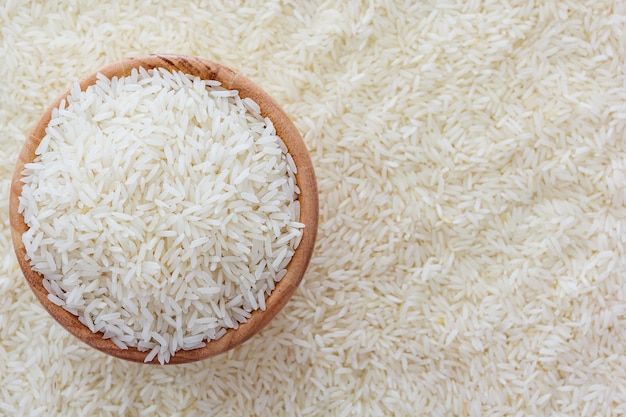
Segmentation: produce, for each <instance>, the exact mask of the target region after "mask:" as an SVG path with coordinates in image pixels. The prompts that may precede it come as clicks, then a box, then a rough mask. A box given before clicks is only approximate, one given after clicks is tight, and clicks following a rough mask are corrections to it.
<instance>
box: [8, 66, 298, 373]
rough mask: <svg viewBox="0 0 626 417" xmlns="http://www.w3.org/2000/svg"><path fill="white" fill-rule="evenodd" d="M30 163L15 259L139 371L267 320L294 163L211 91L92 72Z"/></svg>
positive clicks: (283, 261) (234, 104)
mask: <svg viewBox="0 0 626 417" xmlns="http://www.w3.org/2000/svg"><path fill="white" fill-rule="evenodd" d="M35 155H36V158H35V160H34V161H33V162H31V163H27V164H26V165H25V167H24V168H25V169H24V171H23V177H22V179H21V181H22V182H23V183H24V187H23V189H22V194H21V196H20V197H19V200H20V204H19V212H20V213H22V214H23V216H24V222H25V223H26V224H27V225H28V230H27V231H26V232H25V233H24V234H23V236H22V241H23V243H24V247H25V249H26V259H27V260H28V261H29V262H30V265H31V266H32V268H33V270H35V271H37V272H39V273H40V274H41V275H43V277H44V278H43V285H44V287H45V288H46V289H47V290H48V293H49V294H48V299H49V300H50V301H52V302H53V303H54V304H56V305H58V306H61V307H63V308H64V309H65V310H67V311H69V312H70V313H72V314H74V315H76V316H78V319H79V320H80V322H81V323H82V324H84V325H85V326H87V327H88V328H89V330H91V331H92V332H94V333H97V332H101V333H102V334H103V337H104V338H105V339H111V341H112V342H113V343H115V344H116V345H117V346H118V347H120V348H121V349H128V347H129V346H132V347H136V348H137V349H138V350H139V351H142V352H144V351H148V352H149V353H148V354H147V355H146V358H145V361H146V362H149V361H151V360H152V359H154V358H155V357H157V358H158V360H159V362H160V363H161V364H163V363H165V362H169V360H170V357H171V356H172V355H175V354H176V352H177V351H178V350H181V349H183V350H191V349H197V348H200V347H204V346H205V345H206V343H205V342H210V341H211V340H216V339H219V338H220V337H221V336H223V335H224V334H225V333H226V330H227V329H237V328H238V326H239V324H240V323H245V322H246V321H247V319H248V318H250V315H251V312H252V311H254V310H257V309H259V307H261V309H263V310H264V309H265V303H264V302H261V303H259V300H261V299H264V298H265V297H266V296H267V295H269V294H270V293H271V291H272V289H273V288H274V282H277V281H279V280H280V279H281V278H282V277H283V276H284V275H285V272H284V271H286V267H287V264H288V263H289V261H290V260H291V258H292V256H293V254H294V251H295V249H296V248H297V245H296V244H295V243H297V241H298V238H300V237H301V234H302V227H303V225H302V224H301V223H299V219H300V205H299V202H298V192H297V190H296V183H295V174H296V172H297V170H296V167H295V164H294V161H293V158H292V157H291V154H289V153H288V152H287V148H286V146H285V144H284V143H283V141H282V139H281V138H280V137H279V136H277V135H276V130H275V129H274V125H273V124H272V121H271V120H270V119H269V118H267V117H266V118H263V117H262V116H261V114H260V108H259V106H258V104H256V103H255V102H254V101H253V100H251V99H249V98H247V99H246V100H245V101H244V100H242V99H241V98H240V97H239V94H238V92H237V91H236V90H226V89H224V88H222V87H221V86H220V83H219V82H218V81H213V80H202V79H200V78H199V77H197V76H191V75H188V74H184V73H183V72H180V71H176V72H169V71H167V70H165V69H163V68H158V69H150V70H147V71H146V70H145V69H144V68H141V67H140V68H139V69H133V70H132V71H131V74H130V75H129V76H126V77H121V78H118V77H113V78H111V79H109V78H107V77H105V76H104V75H102V74H98V75H97V77H96V82H95V84H94V85H90V86H87V88H85V90H84V91H81V88H80V85H79V84H78V83H76V84H74V87H73V88H72V89H71V91H70V94H69V95H68V96H67V98H66V99H64V100H62V101H61V104H60V105H59V107H58V108H54V109H53V111H52V116H51V119H50V122H49V123H48V126H47V127H46V133H45V135H44V137H43V138H42V140H41V142H40V143H39V146H38V147H37V149H36V150H35ZM251 174H253V175H255V177H254V178H251ZM259 304H261V305H260V306H259Z"/></svg>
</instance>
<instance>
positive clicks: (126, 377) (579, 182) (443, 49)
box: [0, 0, 626, 417]
mask: <svg viewBox="0 0 626 417" xmlns="http://www.w3.org/2000/svg"><path fill="white" fill-rule="evenodd" d="M0 51H1V52H0V56H2V81H3V82H2V83H0V98H1V100H0V193H2V195H4V196H5V198H2V199H0V206H2V207H1V208H0V210H3V212H4V213H7V212H8V202H7V200H8V195H9V189H10V183H11V176H12V174H13V169H14V166H15V165H14V164H15V161H16V159H17V156H18V153H19V149H20V148H21V146H22V144H23V141H24V138H25V136H26V135H27V134H28V132H29V131H30V129H31V128H32V127H33V125H34V123H35V122H36V121H37V119H38V118H39V116H40V115H41V112H42V111H43V109H44V108H45V107H46V106H47V105H48V104H49V103H50V102H51V101H52V100H54V98H55V97H56V96H57V95H58V94H59V92H61V91H64V90H65V89H66V88H67V86H69V85H71V83H72V82H74V81H75V80H76V79H77V77H79V76H80V75H81V74H88V73H91V72H92V71H94V70H95V69H97V68H100V67H101V66H103V65H105V64H107V63H110V62H113V61H116V60H119V59H122V58H124V57H129V56H140V55H146V54H149V53H179V54H183V55H191V56H199V57H202V58H204V59H208V60H211V61H215V62H219V63H220V64H223V65H225V66H227V67H229V68H232V69H233V70H235V71H236V72H238V73H241V74H245V76H246V77H248V78H249V79H251V80H252V81H253V82H254V83H255V84H257V85H259V86H261V87H262V88H263V89H264V90H265V91H266V92H267V93H268V94H269V95H270V96H272V97H273V98H274V99H275V100H276V101H277V102H278V103H280V104H281V107H283V109H284V110H285V112H286V113H287V114H288V116H289V117H290V119H291V120H292V121H293V122H294V125H295V126H296V128H297V129H298V130H299V131H300V132H301V133H302V136H303V139H304V141H305V143H306V146H307V148H308V150H309V153H310V156H311V159H312V161H313V165H314V166H315V173H316V176H317V180H318V191H319V198H320V201H319V203H320V218H319V221H320V222H319V230H318V235H317V239H316V245H315V252H314V253H313V257H312V259H311V263H310V265H309V267H308V269H307V272H306V274H305V276H304V279H303V281H302V283H301V284H300V286H299V287H298V290H297V291H296V292H295V294H294V295H293V297H292V298H291V299H290V300H289V303H288V304H287V306H286V307H285V308H284V309H283V310H282V311H281V313H280V314H279V315H278V316H277V317H276V318H275V319H274V320H272V322H271V323H270V324H268V326H266V327H265V328H264V329H263V330H262V331H261V332H260V333H259V334H257V335H256V336H255V337H254V338H253V339H251V340H249V341H248V342H246V343H244V344H243V345H241V346H239V347H237V348H235V349H233V350H231V351H229V352H227V353H224V354H223V355H219V356H216V357H214V358H210V359H207V360H205V361H202V362H197V363H192V364H186V365H180V366H178V365H177V366H146V365H144V364H135V363H128V362H126V361H122V360H118V359H115V358H112V357H108V356H107V355H105V354H103V353H100V352H98V351H96V350H94V349H91V348H89V347H87V346H86V345H84V344H82V343H80V342H77V341H76V339H75V338H74V337H73V336H72V335H70V334H69V333H68V332H66V331H65V330H64V329H63V328H62V327H61V326H59V325H58V324H56V322H55V321H54V320H53V319H52V318H51V317H50V316H49V315H48V314H47V313H46V312H45V311H44V309H43V308H42V307H41V305H40V304H39V302H38V301H37V300H36V298H35V297H34V296H33V294H32V291H30V289H29V288H28V285H27V283H26V281H25V279H24V278H23V276H22V274H21V271H20V269H19V266H18V264H17V260H16V259H15V254H14V252H13V248H12V244H11V238H10V230H9V220H8V216H4V217H2V216H0V225H1V227H0V247H1V250H0V415H6V416H35V417H36V416H49V415H50V416H55V415H62V416H83V415H86V416H97V417H99V416H103V417H104V416H120V415H121V416H131V417H135V416H137V417H139V416H180V417H196V416H197V417H203V416H211V415H219V416H261V417H265V416H267V417H274V416H333V417H334V416H339V417H352V416H354V417H361V416H375V417H380V416H393V417H395V416H400V417H403V416H411V417H413V416H434V417H439V416H442V417H448V416H464V417H500V416H502V417H509V416H513V417H522V416H533V417H543V416H545V417H566V416H567V417H569V416H571V417H598V416H600V417H617V416H624V415H626V245H625V243H624V242H625V240H626V239H625V236H626V235H625V233H626V2H624V1H623V0H535V1H532V0H508V1H506V0H465V1H461V0H459V1H453V0H438V1H435V0H433V1H426V0H413V1H404V0H393V1H392V0H377V1H368V0H345V1H325V0H312V1H299V0H294V1H278V0H268V1H257V0H250V1H246V2H229V1H221V0H217V1H203V0H191V1H172V2H165V1H158V0H154V1H148V0H135V1H133V2H118V3H113V2H110V3H107V2H101V1H95V0H73V1H71V2H70V1H67V2H36V1H27V0H8V1H6V0H5V1H4V2H3V3H2V6H0ZM85 151H88V149H86V150H85ZM172 151H174V149H172ZM174 167H176V164H174ZM129 186H130V185H129ZM86 197H87V198H88V197H89V195H87V196H86ZM168 198H174V197H171V196H170V197H168ZM164 202H165V201H164ZM165 209H166V208H163V210H165ZM190 215H193V213H190ZM111 220H115V221H116V222H122V221H123V219H119V218H118V219H116V218H113V217H112V216H111ZM200 237H201V236H198V238H200ZM192 241H193V239H192V240H190V241H189V246H191V242H192ZM200 242H201V241H198V242H197V243H198V244H199V243H200ZM145 267H146V268H147V269H144V266H142V271H150V264H148V265H146V266H145ZM120 279H121V276H120ZM148 353H150V352H149V351H146V354H148Z"/></svg>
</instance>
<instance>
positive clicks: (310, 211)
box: [9, 54, 319, 365]
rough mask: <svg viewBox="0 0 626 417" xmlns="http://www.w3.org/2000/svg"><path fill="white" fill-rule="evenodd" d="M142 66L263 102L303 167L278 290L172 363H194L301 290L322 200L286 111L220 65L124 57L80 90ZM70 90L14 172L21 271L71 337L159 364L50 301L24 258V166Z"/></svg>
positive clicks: (38, 126)
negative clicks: (294, 227) (298, 233)
mask: <svg viewBox="0 0 626 417" xmlns="http://www.w3.org/2000/svg"><path fill="white" fill-rule="evenodd" d="M138 67H143V68H145V69H146V70H148V69H153V68H164V69H166V70H168V71H174V70H179V71H183V72H185V73H187V74H191V75H198V76H200V77H201V78H203V79H207V80H209V79H210V80H217V81H220V82H221V83H222V86H223V87H225V88H227V89H231V90H238V91H239V94H240V96H241V97H242V98H244V97H250V98H252V99H253V100H255V101H256V102H257V104H259V106H260V108H261V114H262V115H263V116H264V117H269V118H270V120H272V123H273V124H274V126H275V128H276V132H277V134H278V135H279V136H280V137H281V138H282V139H283V142H285V145H286V146H287V148H288V150H289V153H290V154H291V156H292V157H293V159H294V162H295V164H296V167H297V168H298V170H297V173H296V182H297V184H298V186H299V188H300V197H299V200H300V205H301V208H300V222H301V223H304V225H305V227H304V231H303V236H302V240H301V242H300V245H299V246H298V248H297V249H296V251H295V253H294V256H293V257H292V259H291V261H290V263H289V264H288V266H287V274H286V275H285V276H284V277H283V278H282V279H281V281H279V282H277V283H276V287H275V289H274V290H273V291H272V293H271V294H270V295H269V296H268V297H267V298H266V310H265V311H261V310H255V311H253V312H252V313H251V314H252V315H251V317H250V318H249V319H248V321H247V322H246V323H243V324H240V325H239V328H238V329H229V330H228V331H227V332H226V334H225V335H224V336H222V337H221V338H220V339H218V340H212V341H210V342H208V343H206V346H205V347H202V348H197V349H193V350H179V351H177V352H176V354H175V355H173V356H171V358H170V361H169V362H168V363H167V364H170V365H174V364H183V363H189V362H195V361H199V360H203V359H207V358H210V357H212V356H215V355H218V354H220V353H223V352H226V351H227V350H230V349H232V348H234V347H236V346H239V345H241V344H242V343H244V342H245V341H247V340H248V339H250V338H251V337H252V336H254V335H255V334H256V333H258V332H259V331H260V330H261V329H262V328H264V327H265V326H266V325H267V324H268V323H269V322H270V321H271V320H272V319H273V318H274V317H275V316H276V315H277V314H278V312H279V311H280V310H281V309H282V308H283V307H284V306H285V304H286V303H287V301H288V299H289V298H290V297H291V296H292V295H293V293H294V292H295V290H296V289H297V287H298V286H299V284H300V282H301V281H302V278H303V276H304V273H305V271H306V269H307V267H308V264H309V262H310V260H311V257H312V254H313V250H314V246H315V240H316V236H317V228H318V217H319V198H318V192H317V182H316V177H315V171H314V167H313V163H312V161H311V158H310V155H309V153H308V150H307V147H306V144H305V143H304V140H303V139H302V136H301V135H300V133H299V132H298V130H297V129H296V127H295V125H294V124H293V122H292V121H291V120H290V119H289V117H288V116H287V114H286V113H285V112H284V110H283V109H282V108H281V107H280V106H279V105H278V104H277V103H276V102H275V101H274V99H272V97H271V96H270V95H269V94H267V93H266V92H265V91H264V90H263V89H262V88H261V87H259V86H257V85H256V84H254V83H253V82H252V81H251V80H249V79H248V78H246V77H244V76H243V75H241V74H238V73H236V72H235V71H233V70H231V69H230V68H228V67H226V66H223V65H221V64H218V63H215V62H213V61H209V60H205V59H203V58H199V57H192V56H185V55H167V54H166V55H162V54H153V55H147V56H138V57H130V58H124V59H122V60H120V61H116V62H113V63H110V64H108V65H105V66H103V67H101V68H99V69H98V70H96V71H94V72H92V73H91V74H89V75H87V76H85V77H83V78H81V79H79V80H78V82H79V84H80V87H81V90H84V89H85V88H86V87H87V86H89V85H91V84H94V83H95V81H96V76H97V74H103V75H105V76H107V77H109V78H111V77H113V76H118V77H122V76H127V75H130V73H131V71H132V70H133V69H134V68H138ZM70 90H71V87H70V88H68V89H67V90H66V91H65V92H63V93H62V94H60V95H59V96H58V97H57V98H56V99H55V100H54V101H53V102H52V103H51V104H50V105H49V106H48V107H47V108H46V109H45V110H44V112H43V114H42V115H41V117H40V118H39V120H38V121H37V122H36V123H35V125H34V127H33V128H32V130H31V131H30V133H29V135H28V136H27V137H26V139H25V141H24V144H23V146H22V148H21V150H20V153H19V156H18V159H17V162H16V165H15V170H14V172H13V178H12V182H11V191H10V201H9V220H10V226H11V237H12V240H13V246H14V250H15V254H16V256H17V259H18V263H19V265H20V268H21V270H22V273H23V274H24V277H25V279H26V281H27V283H28V285H29V287H30V288H31V290H32V291H33V292H34V294H35V296H36V298H37V299H38V300H39V302H40V303H41V304H42V305H43V307H44V308H45V310H46V311H47V312H48V313H49V314H50V315H51V316H52V317H53V318H54V319H55V320H56V321H57V322H58V323H59V324H61V326H62V327H64V328H65V329H66V330H67V331H69V332H70V333H71V334H72V335H74V336H75V337H77V338H78V339H80V340H82V341H83V342H85V343H86V344H87V345H89V346H91V347H92V348H95V349H97V350H100V351H101V352H104V353H106V354H109V355H111V356H114V357H117V358H120V359H125V360H128V361H132V362H138V363H147V364H159V362H158V360H157V358H154V359H153V360H152V361H150V362H144V358H145V357H146V355H147V354H148V353H149V351H145V352H140V351H139V350H137V349H136V348H133V347H129V348H128V349H126V350H122V349H120V348H119V347H117V346H116V345H115V344H114V343H113V342H112V341H111V340H107V339H103V338H102V333H92V332H91V331H90V330H89V328H87V327H86V326H85V325H83V324H82V323H80V321H79V320H78V317H77V316H74V315H73V314H71V313H69V312H68V311H66V310H64V309H63V308H62V307H59V306H57V305H56V304H54V303H52V302H51V301H50V300H49V299H48V291H47V290H46V289H45V288H44V287H43V284H42V280H43V277H42V276H41V275H40V274H39V273H37V272H35V271H33V270H32V268H31V266H30V264H29V262H28V261H26V259H25V255H26V249H25V247H24V244H23V242H22V234H23V233H24V232H25V231H26V230H28V226H27V225H26V224H25V222H24V218H23V216H22V215H21V214H20V213H19V212H18V207H19V196H21V194H22V187H23V183H22V181H21V179H22V172H23V169H24V165H25V164H26V163H29V162H32V161H33V160H34V158H35V150H36V149H37V146H38V144H39V142H40V141H41V139H42V138H43V136H44V134H45V129H46V127H47V125H48V123H49V121H50V119H51V114H52V110H53V109H54V108H57V107H58V106H59V104H60V103H61V100H63V99H64V98H66V97H67V96H68V94H69V93H70Z"/></svg>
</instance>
